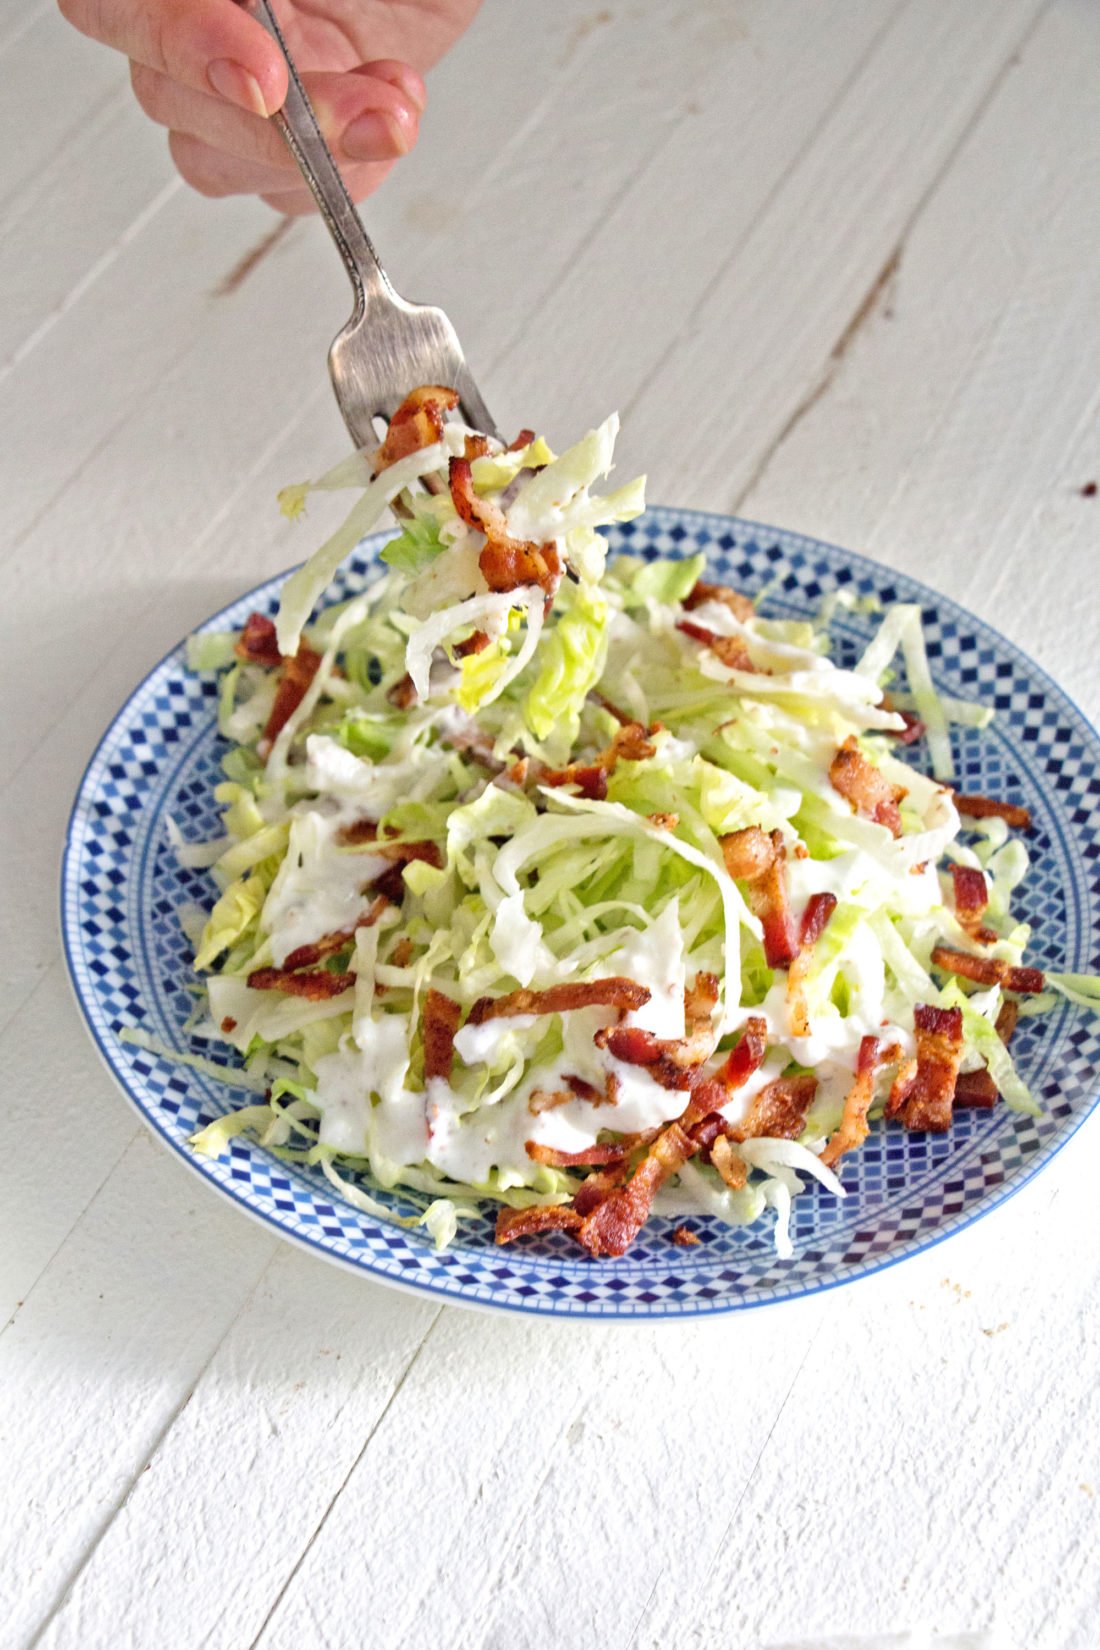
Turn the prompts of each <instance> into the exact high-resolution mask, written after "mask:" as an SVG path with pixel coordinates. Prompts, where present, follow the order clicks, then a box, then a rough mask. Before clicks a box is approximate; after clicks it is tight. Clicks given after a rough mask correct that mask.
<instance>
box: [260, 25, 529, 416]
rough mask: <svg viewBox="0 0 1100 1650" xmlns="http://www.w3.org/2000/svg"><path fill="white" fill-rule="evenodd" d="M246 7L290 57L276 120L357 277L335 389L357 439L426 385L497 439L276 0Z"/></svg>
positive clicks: (445, 323) (452, 340)
mask: <svg viewBox="0 0 1100 1650" xmlns="http://www.w3.org/2000/svg"><path fill="white" fill-rule="evenodd" d="M242 10H243V11H247V12H248V13H249V15H250V16H252V17H254V18H255V19H256V21H257V22H258V23H262V24H263V26H264V28H265V29H266V30H267V32H268V33H269V34H270V35H271V36H272V37H273V39H274V40H275V41H276V43H277V45H278V46H279V49H280V50H281V52H282V54H283V56H284V57H285V58H286V66H287V69H288V70H289V73H290V88H289V90H288V92H287V97H286V102H285V103H284V105H283V107H282V109H281V110H280V112H279V113H278V114H276V115H272V117H271V119H272V121H273V123H274V124H275V125H276V126H277V127H278V128H279V131H280V132H281V133H282V135H283V137H284V138H285V139H286V142H287V145H288V147H289V148H290V151H291V153H292V154H293V156H294V159H295V160H296V161H297V162H298V165H299V167H300V168H301V172H302V176H303V177H304V178H305V180H306V182H307V183H308V185H309V187H310V190H311V191H312V194H313V198H314V200H315V201H316V202H317V205H318V207H319V208H320V212H321V216H322V217H323V218H324V220H325V223H326V224H327V225H328V230H329V234H330V235H331V236H332V238H333V240H334V241H335V242H336V246H337V249H338V250H339V253H340V256H341V257H342V258H343V260H344V267H345V268H346V269H347V272H348V275H349V276H350V277H351V285H352V290H353V291H354V293H355V309H354V311H353V313H352V316H351V319H350V321H348V323H347V325H346V326H345V327H343V328H342V329H341V331H340V332H338V333H337V335H336V337H335V338H334V339H333V341H332V347H331V349H330V350H329V352H328V366H329V373H330V374H331V377H332V387H333V389H334V390H335V391H336V400H337V402H338V403H339V407H340V411H341V412H342V413H343V415H344V423H345V424H346V425H347V427H348V430H349V431H350V433H351V439H352V440H353V441H354V443H355V445H356V446H357V447H372V446H374V445H376V444H377V441H378V432H377V430H376V428H375V424H374V420H375V419H384V420H386V421H387V422H388V421H389V420H390V419H391V418H392V417H393V415H394V413H395V412H396V411H397V409H398V407H399V406H400V405H401V402H402V401H403V400H404V399H405V397H406V395H408V393H409V391H410V390H412V389H415V388H416V387H417V386H418V385H420V384H447V385H449V386H450V387H451V388H452V389H454V390H457V392H458V397H459V410H460V412H461V413H462V416H463V418H464V419H465V421H466V423H467V424H469V425H471V426H472V427H473V428H474V429H475V430H481V431H482V432H483V433H484V434H485V435H493V436H495V435H496V434H497V430H496V426H495V425H494V423H493V420H492V418H491V417H490V416H489V409H488V407H486V405H485V402H484V401H483V400H482V397H481V392H480V390H479V389H478V387H477V385H476V384H475V383H474V380H473V376H472V375H471V373H470V369H469V367H468V366H467V365H466V357H465V355H464V354H463V351H462V346H461V344H460V343H459V341H458V334H457V333H456V332H455V329H454V327H453V326H452V325H451V323H450V321H449V320H448V318H447V316H446V315H444V313H443V311H442V310H441V309H431V308H429V307H427V306H426V305H424V304H410V303H409V302H408V301H407V300H406V299H405V298H402V297H401V295H400V294H399V293H397V292H395V291H394V289H393V287H392V285H391V284H390V280H389V277H388V276H387V274H386V271H385V270H384V269H383V268H382V265H381V263H380V262H379V260H378V254H377V253H376V252H375V250H374V247H373V246H372V245H371V243H370V237H369V236H368V235H367V232H366V230H365V229H364V228H363V222H362V219H361V218H360V216H359V214H358V212H357V211H356V210H355V204H354V202H353V201H352V198H351V196H350V195H349V194H348V192H347V190H346V189H345V187H344V181H343V179H342V178H341V176H340V172H339V168H338V167H337V165H336V162H335V160H334V159H333V157H332V151H331V150H330V149H329V146H328V144H327V143H326V142H325V140H324V138H323V137H322V135H321V128H320V127H319V126H318V124H317V117H316V115H315V114H314V112H313V107H312V105H311V103H310V101H309V98H308V97H307V96H306V93H305V89H304V87H303V86H302V82H301V80H300V78H299V75H298V70H297V68H296V67H295V64H294V59H293V58H292V57H291V55H290V52H289V51H288V50H287V44H286V41H285V40H284V39H283V36H282V31H281V30H280V28H279V25H278V22H277V21H276V18H275V13H274V12H273V11H272V9H271V6H270V5H269V4H268V0H242Z"/></svg>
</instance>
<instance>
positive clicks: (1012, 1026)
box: [994, 1001, 1020, 1048]
mask: <svg viewBox="0 0 1100 1650" xmlns="http://www.w3.org/2000/svg"><path fill="white" fill-rule="evenodd" d="M1019 1018H1020V1005H1019V1003H1014V1002H1011V1001H1006V1002H1003V1003H1002V1004H1001V1007H1000V1010H999V1012H998V1014H997V1021H996V1025H995V1026H994V1030H995V1031H996V1033H997V1036H998V1037H999V1038H1000V1039H1001V1042H1002V1043H1003V1044H1004V1046H1005V1048H1007V1047H1008V1045H1009V1043H1010V1042H1011V1041H1012V1038H1013V1036H1014V1035H1015V1031H1016V1024H1017V1021H1018V1020H1019Z"/></svg>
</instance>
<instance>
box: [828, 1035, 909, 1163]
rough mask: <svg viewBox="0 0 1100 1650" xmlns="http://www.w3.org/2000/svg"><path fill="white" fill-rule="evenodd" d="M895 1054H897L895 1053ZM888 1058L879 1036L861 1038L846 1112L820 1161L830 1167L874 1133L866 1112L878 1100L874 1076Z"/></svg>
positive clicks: (846, 1103)
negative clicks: (868, 1122) (876, 1098)
mask: <svg viewBox="0 0 1100 1650" xmlns="http://www.w3.org/2000/svg"><path fill="white" fill-rule="evenodd" d="M894 1053H895V1054H896V1050H895V1051H894ZM887 1057H888V1053H887V1052H884V1051H883V1048H882V1044H881V1043H880V1042H879V1040H878V1038H877V1037H863V1038H861V1039H860V1044H859V1053H858V1055H857V1056H856V1075H855V1081H854V1082H853V1084H852V1086H851V1088H850V1089H849V1090H848V1092H847V1094H846V1095H845V1096H844V1112H843V1115H842V1116H841V1119H840V1124H839V1126H838V1127H837V1129H836V1130H835V1132H834V1133H833V1134H832V1136H831V1137H830V1139H829V1143H828V1145H827V1146H826V1147H825V1150H824V1151H823V1152H822V1154H821V1161H822V1162H823V1163H826V1164H828V1166H829V1168H832V1167H833V1165H834V1164H836V1163H837V1162H839V1160H840V1159H841V1158H842V1157H843V1156H844V1153H845V1152H850V1151H854V1150H855V1148H856V1147H857V1146H862V1144H863V1142H864V1141H865V1140H866V1138H867V1136H868V1134H869V1133H870V1132H871V1131H870V1128H869V1127H868V1124H867V1113H868V1112H869V1111H870V1109H871V1105H872V1103H873V1101H874V1098H875V1073H876V1072H877V1071H878V1068H879V1066H880V1065H881V1064H884V1063H885V1061H886V1059H887Z"/></svg>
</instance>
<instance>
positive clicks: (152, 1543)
mask: <svg viewBox="0 0 1100 1650" xmlns="http://www.w3.org/2000/svg"><path fill="white" fill-rule="evenodd" d="M208 1201H210V1200H208V1199H206V1198H203V1199H202V1202H203V1203H204V1204H205V1203H207V1202H208ZM438 1316H439V1308H438V1307H436V1306H434V1305H432V1304H430V1303H428V1302H419V1301H413V1300H410V1299H409V1298H408V1297H407V1296H404V1295H398V1294H396V1293H394V1292H393V1291H392V1290H385V1289H381V1288H375V1287H373V1286H372V1285H370V1284H366V1283H364V1281H363V1280H362V1279H361V1278H358V1277H352V1276H350V1275H349V1274H348V1273H345V1272H342V1271H337V1270H336V1269H335V1267H329V1266H325V1265H324V1264H322V1263H320V1262H318V1261H317V1260H315V1259H313V1258H311V1257H309V1256H305V1255H301V1254H296V1253H294V1252H293V1251H291V1250H289V1249H287V1248H285V1247H284V1246H282V1245H279V1248H278V1253H277V1255H276V1257H275V1258H274V1260H273V1262H272V1264H271V1265H270V1267H268V1268H267V1269H266V1270H265V1271H264V1272H263V1274H262V1276H261V1277H260V1278H259V1281H258V1283H257V1284H256V1287H255V1288H254V1290H253V1292H252V1293H251V1294H250V1296H249V1297H248V1299H247V1300H246V1301H245V1302H244V1303H243V1306H242V1310H241V1311H240V1315H239V1317H237V1319H236V1320H235V1322H234V1323H233V1326H232V1328H231V1329H230V1330H229V1333H228V1334H227V1335H226V1338H225V1340H224V1341H223V1342H222V1344H221V1345H220V1346H219V1348H218V1350H217V1351H216V1353H215V1354H214V1356H213V1357H212V1358H211V1360H210V1362H209V1364H208V1365H207V1367H206V1368H205V1369H204V1370H203V1371H202V1374H201V1375H200V1377H199V1379H198V1382H197V1384H196V1385H195V1387H194V1390H193V1391H192V1393H191V1394H190V1396H189V1397H188V1399H187V1401H186V1402H185V1403H184V1404H183V1406H182V1407H181V1408H179V1409H178V1414H177V1415H176V1417H175V1419H174V1421H173V1424H172V1425H171V1428H170V1430H169V1431H168V1432H167V1434H166V1436H165V1438H164V1440H163V1442H161V1444H160V1445H159V1447H158V1448H157V1449H156V1451H155V1453H154V1454H153V1455H152V1457H151V1459H150V1460H149V1462H148V1465H147V1466H145V1467H143V1466H142V1457H141V1450H140V1448H135V1449H134V1450H132V1451H131V1452H130V1453H129V1454H128V1456H127V1459H126V1460H125V1462H117V1463H113V1464H112V1473H113V1474H117V1477H118V1479H119V1482H120V1483H121V1482H123V1481H125V1482H126V1484H127V1486H128V1487H127V1492H126V1497H125V1500H123V1501H122V1503H121V1505H120V1506H119V1509H118V1513H117V1516H115V1517H114V1518H113V1520H112V1521H111V1522H110V1523H109V1524H107V1525H105V1527H104V1529H103V1533H102V1536H101V1538H100V1540H99V1541H98V1542H97V1544H96V1545H95V1546H94V1547H93V1548H92V1550H91V1552H90V1554H89V1556H88V1558H87V1561H86V1562H85V1564H84V1565H83V1567H82V1568H81V1569H80V1571H79V1573H78V1574H77V1575H76V1576H75V1578H74V1580H73V1583H72V1585H71V1587H70V1590H69V1592H68V1594H67V1596H66V1597H65V1598H64V1601H63V1603H62V1604H61V1606H60V1609H59V1610H58V1613H57V1614H56V1615H55V1616H54V1617H53V1618H52V1620H51V1621H50V1622H49V1623H48V1625H47V1626H46V1629H45V1631H44V1633H43V1635H42V1637H41V1639H40V1640H39V1641H38V1643H39V1644H40V1645H41V1646H42V1650H45V1647H46V1646H51V1645H52V1646H61V1645H75V1644H79V1645H90V1644H99V1643H104V1642H110V1640H111V1636H112V1634H113V1632H114V1630H115V1626H116V1624H117V1623H119V1622H125V1624H126V1633H127V1636H128V1641H129V1642H130V1643H132V1644H146V1643H152V1644H158V1643H159V1644H165V1645H167V1644H178V1643H180V1642H182V1641H181V1637H180V1634H181V1631H182V1632H185V1633H186V1642H187V1643H188V1644H193V1645H198V1644H224V1645H235V1646H237V1645H239V1646H243V1645H247V1644H249V1643H251V1641H252V1639H253V1638H254V1637H255V1635H256V1634H257V1633H258V1632H259V1631H260V1628H261V1626H262V1624H263V1620H264V1617H265V1616H266V1614H267V1612H268V1610H269V1609H270V1607H271V1603H272V1600H273V1599H274V1598H275V1597H276V1596H277V1595H278V1592H279V1590H280V1588H281V1586H282V1584H283V1582H284V1581H285V1579H286V1576H287V1575H288V1574H289V1573H290V1572H291V1570H292V1569H293V1566H294V1564H295V1562H296V1560H297V1559H298V1557H299V1555H300V1552H301V1550H302V1547H303V1545H304V1544H305V1542H307V1541H308V1539H309V1535H310V1533H311V1532H312V1530H313V1529H314V1528H315V1527H316V1526H317V1525H318V1524H319V1523H321V1522H322V1521H323V1519H324V1515H325V1511H326V1509H327V1506H328V1502H329V1499H330V1497H331V1494H332V1486H333V1485H339V1484H340V1483H341V1482H342V1481H343V1479H344V1478H346V1477H347V1474H348V1473H349V1472H350V1471H351V1469H352V1467H353V1465H354V1463H355V1462H356V1460H357V1459H358V1458H359V1456H360V1454H361V1453H362V1451H363V1449H364V1447H365V1445H366V1440H367V1439H368V1438H369V1437H370V1436H371V1435H372V1433H373V1431H374V1429H375V1427H376V1426H377V1425H378V1422H379V1419H380V1418H381V1417H382V1416H383V1415H384V1414H385V1412H386V1408H387V1405H388V1404H389V1403H390V1401H391V1399H392V1394H393V1392H394V1389H395V1387H396V1386H398V1385H399V1384H400V1382H401V1379H402V1376H403V1373H404V1372H405V1371H406V1370H407V1369H408V1368H409V1366H410V1365H415V1361H416V1359H417V1354H418V1352H420V1349H421V1348H422V1347H423V1346H424V1344H425V1341H426V1338H427V1336H428V1334H429V1333H430V1331H431V1329H432V1326H433V1324H434V1323H435V1321H436V1319H437V1317H438ZM290 1346H292V1347H293V1352H292V1355H290V1356H288V1347H290ZM116 1367H118V1365H117V1363H116ZM94 1476H95V1477H98V1476H99V1470H98V1468H97V1469H96V1472H95V1474H94ZM261 1506H262V1507H266V1508H267V1509H268V1510H269V1513H274V1511H275V1509H278V1513H277V1516H276V1517H272V1518H270V1520H269V1521H268V1522H267V1524H266V1527H265V1528H264V1530H263V1534H262V1538H260V1539H258V1534H259V1529H258V1524H257V1520H256V1516H255V1512H254V1509H255V1508H257V1507H261ZM70 1523H71V1521H70ZM371 1527H372V1528H376V1526H373V1525H372V1526H371ZM375 1539H376V1538H375V1537H370V1536H368V1535H367V1531H366V1529H365V1530H364V1541H363V1543H361V1544H357V1545H358V1548H359V1550H358V1553H357V1555H356V1558H357V1561H358V1562H362V1560H363V1557H364V1555H365V1553H366V1552H367V1551H368V1550H369V1548H370V1547H371V1546H372V1545H374V1543H375ZM197 1577H202V1578H204V1580H203V1584H202V1585H201V1586H196V1578H197ZM182 1600H186V1615H185V1616H181V1601H182ZM183 1622H185V1623H186V1625H185V1627H184V1626H183V1625H182V1624H183Z"/></svg>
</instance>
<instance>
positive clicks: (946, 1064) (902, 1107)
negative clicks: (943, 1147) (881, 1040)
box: [886, 1003, 963, 1134]
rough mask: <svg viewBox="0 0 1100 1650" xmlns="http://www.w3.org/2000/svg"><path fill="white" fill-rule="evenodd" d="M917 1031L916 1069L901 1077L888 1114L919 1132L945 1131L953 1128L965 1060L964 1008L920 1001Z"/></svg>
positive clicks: (917, 1009)
mask: <svg viewBox="0 0 1100 1650" xmlns="http://www.w3.org/2000/svg"><path fill="white" fill-rule="evenodd" d="M913 1024H914V1028H915V1030H916V1034H917V1059H916V1069H915V1070H914V1071H912V1072H911V1073H910V1071H909V1070H906V1071H905V1074H904V1081H903V1080H902V1077H903V1074H902V1072H901V1071H900V1070H899V1072H898V1078H897V1080H896V1081H895V1083H894V1087H893V1088H892V1089H891V1091H890V1098H889V1100H888V1101H887V1102H886V1115H887V1117H897V1118H900V1120H901V1122H902V1123H903V1124H904V1126H905V1127H906V1128H907V1129H910V1130H913V1131H915V1132H919V1133H923V1132H928V1133H932V1134H944V1133H946V1131H947V1130H948V1129H949V1128H950V1127H951V1111H952V1103H953V1100H954V1095H955V1082H956V1079H957V1078H958V1075H959V1062H960V1061H961V1059H962V1049H963V1023H962V1010H961V1009H960V1008H935V1007H932V1006H930V1005H929V1004H927V1003H918V1004H917V1007H916V1008H915V1009H914V1011H913Z"/></svg>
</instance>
